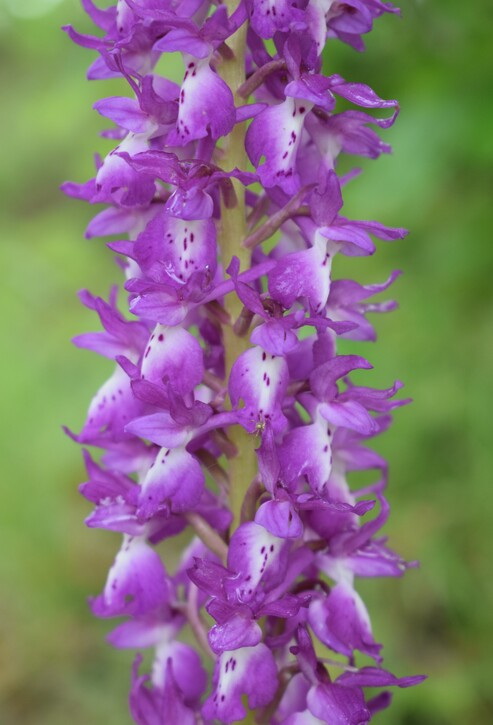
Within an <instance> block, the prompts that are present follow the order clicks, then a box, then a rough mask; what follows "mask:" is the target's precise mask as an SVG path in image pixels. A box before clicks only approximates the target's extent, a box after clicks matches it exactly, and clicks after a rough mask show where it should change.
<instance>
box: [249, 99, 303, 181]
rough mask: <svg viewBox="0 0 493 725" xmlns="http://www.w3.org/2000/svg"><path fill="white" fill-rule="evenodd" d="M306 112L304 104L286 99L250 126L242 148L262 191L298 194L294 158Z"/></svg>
mask: <svg viewBox="0 0 493 725" xmlns="http://www.w3.org/2000/svg"><path fill="white" fill-rule="evenodd" d="M310 108H311V104H309V103H308V102H305V101H296V100H295V99H294V98H286V100H285V101H284V102H283V103H279V104H278V105H276V106H269V107H268V108H266V109H264V110H263V111H261V112H260V113H259V114H258V116H255V118H254V119H253V121H252V123H251V124H250V126H249V128H248V131H247V133H246V139H245V146H246V150H247V152H248V156H249V158H250V161H251V162H252V164H253V165H254V166H255V168H256V169H257V173H258V175H259V177H260V180H261V182H262V184H263V185H264V186H265V187H267V188H270V187H273V186H280V187H281V189H282V190H283V191H284V192H286V194H294V193H296V191H298V188H299V177H298V174H297V173H296V170H295V164H296V154H297V152H298V147H299V144H300V138H301V132H302V130H303V122H304V118H305V114H306V112H307V111H308V110H310ZM264 156H265V161H264V162H263V163H261V159H262V157H264Z"/></svg>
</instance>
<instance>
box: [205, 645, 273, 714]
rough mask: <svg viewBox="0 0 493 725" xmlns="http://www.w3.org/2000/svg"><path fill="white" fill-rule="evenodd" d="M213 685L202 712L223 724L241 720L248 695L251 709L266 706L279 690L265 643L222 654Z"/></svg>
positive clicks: (270, 655)
mask: <svg viewBox="0 0 493 725" xmlns="http://www.w3.org/2000/svg"><path fill="white" fill-rule="evenodd" d="M213 682H214V686H213V691H212V693H211V695H210V696H209V698H208V699H207V700H206V702H205V705H204V707H203V709H202V712H203V715H204V717H205V718H210V719H216V720H219V721H220V722H222V723H232V722H235V721H236V720H242V719H243V718H244V717H245V715H246V710H245V707H244V705H243V702H242V698H243V697H244V696H245V695H246V696H247V698H248V706H249V708H250V709H251V710H255V709H256V708H258V707H264V706H265V705H268V704H269V702H270V701H271V700H272V698H273V697H274V695H275V693H276V691H277V688H278V680H277V667H276V663H275V661H274V657H273V655H272V652H271V651H270V650H269V649H268V648H267V647H266V646H265V644H262V643H260V644H258V645H256V646H255V647H243V648H242V649H239V650H235V651H234V652H223V654H222V655H220V657H219V658H218V660H217V663H216V667H215V670H214V680H213Z"/></svg>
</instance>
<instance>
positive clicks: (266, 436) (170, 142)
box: [63, 0, 422, 725]
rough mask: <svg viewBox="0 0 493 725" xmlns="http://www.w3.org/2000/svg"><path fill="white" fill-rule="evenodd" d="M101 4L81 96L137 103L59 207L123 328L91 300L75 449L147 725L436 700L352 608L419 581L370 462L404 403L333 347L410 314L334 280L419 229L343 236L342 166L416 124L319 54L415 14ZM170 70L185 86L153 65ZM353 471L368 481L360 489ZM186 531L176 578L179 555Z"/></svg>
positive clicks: (276, 2) (116, 636) (106, 611)
mask: <svg viewBox="0 0 493 725" xmlns="http://www.w3.org/2000/svg"><path fill="white" fill-rule="evenodd" d="M82 4H83V6H84V9H85V10H86V12H87V14H88V15H89V17H90V18H91V20H92V21H93V22H94V24H95V25H96V26H97V28H98V30H97V31H96V33H95V34H94V35H89V34H81V33H78V32H77V31H76V30H74V29H73V28H72V27H70V26H67V27H66V28H65V30H66V31H67V33H68V35H69V36H70V37H71V38H72V40H74V41H75V42H76V43H77V44H79V45H80V46H82V47H85V48H88V49H90V50H91V51H93V52H96V53H97V54H98V57H97V59H96V60H95V61H94V62H93V63H92V65H91V67H90V69H89V72H88V78H90V79H106V78H115V77H119V78H121V79H123V81H124V82H126V83H127V84H128V89H129V94H128V95H126V94H124V93H122V94H121V95H118V96H111V97H107V98H104V99H102V100H100V101H97V102H96V104H95V105H94V109H95V110H96V111H97V112H98V113H99V114H100V115H101V116H103V117H104V118H105V119H108V120H109V121H111V122H112V123H113V124H114V127H113V128H110V129H106V130H104V131H103V132H102V135H103V136H104V137H105V138H107V139H113V140H114V141H115V143H116V147H115V148H114V149H113V150H112V151H110V152H109V153H108V154H107V155H106V157H105V158H100V157H99V156H97V157H96V164H95V165H96V169H95V176H94V178H92V179H90V180H89V181H87V182H85V183H82V184H77V183H72V182H67V183H66V184H64V185H63V189H64V191H65V192H66V193H67V194H68V195H70V196H73V197H75V198H78V199H83V200H85V201H87V202H89V203H91V204H104V205H105V208H104V209H103V210H99V211H98V213H97V214H96V215H95V216H94V218H93V219H92V221H91V222H90V223H89V225H88V227H87V230H86V237H87V238H93V237H110V239H109V241H108V242H107V246H108V247H109V248H110V249H111V250H112V251H113V252H115V253H116V254H117V255H118V257H117V260H118V264H119V267H120V269H121V271H122V287H123V289H124V292H125V293H126V298H125V306H126V307H128V314H127V313H125V314H124V313H122V312H120V310H119V309H118V307H117V302H116V297H117V289H116V287H115V288H113V289H112V291H111V293H110V296H109V301H108V302H106V301H104V300H103V299H102V298H100V297H96V296H94V295H92V294H91V293H89V292H87V291H83V292H82V293H81V294H80V297H81V301H82V303H83V304H84V305H85V306H86V307H87V308H88V309H89V310H91V311H92V312H95V313H96V314H97V316H98V317H99V320H100V323H101V326H102V329H101V330H100V331H97V332H89V333H84V334H82V335H78V336H77V337H75V338H74V343H75V344H76V345H77V346H78V347H81V348H86V349H88V350H91V351H93V352H96V353H98V354H99V355H102V356H103V357H106V358H108V359H110V360H112V361H113V366H114V367H113V372H112V374H111V376H110V378H109V379H108V380H107V381H106V382H105V383H103V384H102V386H101V387H100V389H99V391H98V392H97V393H96V395H95V396H94V398H93V400H92V402H91V403H90V405H89V411H88V414H87V418H86V421H85V423H84V425H83V427H82V430H81V431H80V432H79V433H78V434H74V433H72V432H70V431H68V430H67V432H68V434H69V435H70V436H71V437H72V438H73V439H74V440H75V441H77V442H78V443H81V444H83V445H85V446H92V447H95V448H96V449H99V451H100V453H99V454H98V455H97V456H96V454H92V455H90V454H89V453H88V452H87V451H84V456H85V461H86V468H87V480H86V481H85V482H84V483H83V484H82V485H81V486H80V492H81V493H82V495H83V496H84V497H85V498H86V499H87V501H88V502H90V503H91V504H92V505H93V510H92V511H91V513H89V515H88V517H87V519H86V523H87V525H88V526H89V527H90V528H102V529H106V530H108V531H112V532H115V533H116V534H119V535H120V537H121V543H120V548H119V550H118V551H117V553H116V556H115V559H114V563H113V565H112V566H111V568H110V571H109V573H108V577H107V581H106V583H105V585H104V586H103V589H102V591H101V593H100V594H99V595H98V596H96V597H93V598H92V599H91V600H90V604H91V608H92V611H93V612H94V614H95V615H96V616H98V617H104V618H111V617H120V618H123V620H122V621H120V623H119V624H118V626H117V627H116V628H115V629H114V630H113V631H112V632H111V633H110V635H109V636H108V640H109V642H110V643H111V644H112V645H113V646H115V647H117V648H130V649H135V650H139V651H140V650H144V649H150V650H151V651H152V653H153V655H152V665H151V668H150V671H149V672H148V673H147V672H143V673H142V674H141V673H140V669H141V666H142V656H141V654H137V655H136V658H135V660H134V665H133V668H132V675H131V687H130V696H129V706H130V712H131V715H132V718H133V719H134V721H135V722H136V723H139V724H140V725H169V723H175V722H176V723H184V724H185V725H194V724H195V723H203V724H204V725H209V724H211V725H212V723H213V722H220V723H232V722H238V721H240V720H242V719H243V718H244V717H245V716H246V715H248V716H249V717H251V718H252V721H253V720H255V721H256V722H262V723H271V724H272V725H306V724H307V723H321V722H322V723H328V724H330V725H349V723H351V724H352V725H356V724H357V723H358V724H360V725H363V724H364V723H368V722H369V721H370V720H371V718H372V717H373V714H374V713H376V712H378V711H379V710H381V709H383V708H384V707H387V706H388V705H389V704H390V699H391V696H390V693H389V691H388V690H387V688H388V687H393V686H397V687H408V686H411V685H415V684H418V683H419V682H420V681H421V680H422V677H420V676H417V677H404V678H396V677H395V676H394V675H392V674H391V673H389V672H388V671H387V670H385V669H383V666H382V662H383V655H382V650H383V647H382V644H380V643H378V642H376V641H375V639H374V636H373V632H372V626H371V618H370V613H369V612H368V610H367V607H366V605H365V603H364V601H363V599H362V597H361V595H360V593H359V592H358V580H359V578H360V577H380V576H390V577H399V576H402V575H403V573H404V572H405V571H406V570H407V569H408V568H412V567H414V566H416V563H415V562H410V563H407V562H405V561H403V560H402V559H401V557H400V556H399V555H398V554H397V553H395V552H394V551H392V549H390V548H389V547H388V546H387V542H386V538H385V537H384V536H382V534H381V529H382V527H383V525H384V524H385V522H386V521H387V519H388V516H389V512H390V509H389V504H388V501H387V498H386V495H385V489H386V485H387V479H388V466H387V462H386V461H385V459H383V458H382V457H381V456H380V455H379V454H377V453H375V452H374V451H372V450H371V449H370V448H369V447H368V443H369V441H370V440H371V439H372V438H373V437H374V436H376V435H379V434H380V433H383V432H384V431H385V430H386V429H387V427H388V426H389V425H390V422H391V412H392V411H393V410H394V408H397V407H399V406H401V405H404V404H405V403H407V402H409V401H408V400H407V399H403V398H399V397H396V395H397V394H398V392H399V390H400V389H401V387H402V383H400V382H399V381H397V382H395V383H394V384H393V385H391V386H390V387H389V388H386V389H383V390H378V389H374V388H371V387H367V386H366V385H356V384H355V383H354V382H353V380H352V375H353V374H354V372H355V371H360V372H361V371H369V370H370V369H371V367H372V366H371V364H370V363H369V362H368V361H367V360H366V359H365V358H364V357H360V356H356V355H342V354H338V341H339V338H348V339H351V340H358V341H374V340H375V337H376V333H375V330H374V327H373V326H372V324H371V322H370V321H369V320H368V316H369V314H370V313H373V312H386V311H390V310H392V309H394V308H395V306H396V304H395V302H394V301H392V300H391V301H384V302H382V301H374V299H373V298H374V296H375V295H377V294H379V293H381V292H385V291H386V290H387V289H388V288H389V287H390V286H391V285H392V284H393V283H394V281H395V280H396V278H397V277H398V275H399V274H400V272H398V271H396V272H393V273H392V274H391V275H390V276H389V278H388V279H387V280H386V281H385V282H383V283H380V284H360V283H357V282H354V281H353V280H351V279H334V278H333V261H334V258H335V257H336V255H337V254H343V255H346V256H349V257H351V256H368V255H372V254H374V253H375V251H376V250H377V248H378V244H379V241H378V240H382V241H394V240H397V239H402V238H403V237H404V236H405V234H406V230H404V229H400V228H391V227H387V226H385V225H383V224H381V223H379V222H376V221H366V220H352V219H348V218H347V217H346V216H345V215H344V214H343V207H344V198H343V197H344V193H345V191H344V190H345V186H346V185H347V184H348V183H349V182H350V181H351V179H352V178H354V176H355V175H356V174H357V173H358V171H357V170H353V171H350V172H349V173H347V174H345V175H341V174H340V173H339V172H338V162H339V158H340V156H341V155H344V154H350V155H352V156H363V157H368V158H371V159H377V158H378V157H379V156H380V155H381V154H383V153H388V152H389V151H390V147H389V146H388V144H386V143H385V142H384V141H382V140H381V138H380V136H379V131H380V130H385V129H387V128H389V127H391V126H392V125H393V124H394V122H395V121H396V119H397V117H398V113H399V106H398V103H397V101H395V100H384V99H382V98H380V96H379V95H378V94H377V93H376V92H375V91H374V90H373V89H372V88H370V87H369V86H368V85H365V84H362V83H357V82H352V81H348V80H346V79H344V78H342V77H341V76H340V75H338V74H337V73H332V74H331V75H328V76H326V75H324V74H323V71H322V69H323V63H322V51H323V49H324V46H325V44H326V41H327V39H328V38H338V39H339V40H341V41H342V42H344V43H347V44H349V45H350V46H352V47H353V48H355V49H356V50H362V49H363V40H362V36H364V35H365V34H366V33H368V32H369V31H370V30H371V29H372V26H373V23H374V21H375V20H376V19H377V18H378V17H379V16H380V15H382V14H383V13H396V12H398V10H397V9H396V8H394V7H393V6H392V4H391V3H390V2H383V1H382V0H347V2H335V1H334V0H303V2H301V3H299V2H294V1H293V0H241V1H240V2H238V3H235V2H234V0H228V2H227V3H226V4H221V5H218V6H217V5H214V4H213V3H211V2H209V1H208V0H207V1H206V0H170V1H169V2H166V3H165V2H164V0H118V1H117V3H116V5H114V6H112V7H109V8H106V9H101V8H99V7H98V6H97V4H96V3H95V2H93V0H82ZM169 53H176V54H179V55H178V56H177V57H181V62H182V73H181V78H182V80H181V83H179V84H177V83H175V82H173V81H172V80H170V79H168V78H166V77H165V76H163V75H162V71H161V69H162V68H165V65H164V64H161V63H159V64H158V62H159V61H160V59H161V58H163V59H164V60H165V59H166V57H167V54H169ZM341 99H343V101H344V103H349V104H352V106H353V108H349V110H348V109H347V108H346V109H345V110H341V109H340V100H341ZM380 111H381V113H380ZM375 114H378V115H379V116H382V117H377V115H375ZM247 122H248V125H247ZM375 240H377V241H375ZM93 456H95V457H93ZM358 471H367V472H370V474H369V475H370V476H373V478H372V479H371V478H370V479H369V480H371V482H370V483H367V484H366V485H365V486H362V487H359V488H358V486H357V485H354V484H353V483H352V479H351V478H350V476H349V474H352V473H354V472H358ZM350 481H351V483H350ZM187 533H188V541H189V543H188V544H187V546H186V548H185V550H184V552H183V553H182V555H181V559H180V561H179V563H178V564H176V558H175V560H174V561H173V557H171V558H169V559H168V558H167V553H168V552H170V551H171V550H174V551H175V553H176V547H177V546H178V545H179V544H178V543H172V542H171V540H172V539H173V540H174V542H181V541H182V540H183V539H182V538H181V537H180V538H179V539H176V538H175V537H177V535H178V534H183V535H184V536H185V535H186V534H187ZM168 540H170V541H169V542H168ZM116 548H117V546H116V547H115V549H116ZM207 617H208V618H209V619H207ZM314 641H315V642H317V643H318V644H317V647H316V649H315V645H314ZM190 642H193V643H194V644H193V645H192V644H190ZM323 647H325V648H326V649H327V654H328V655H330V654H331V653H335V656H336V657H337V659H336V660H331V659H330V657H324V656H322V655H321V654H320V653H321V652H322V651H323ZM361 656H364V657H369V658H371V659H372V660H373V662H374V665H373V666H362V667H361V666H359V665H360V657H361ZM327 663H329V664H331V665H332V667H331V668H330V674H329V669H328V668H327V667H326V666H325V665H326V664H327ZM206 664H207V666H206ZM333 668H339V672H340V674H339V675H338V676H337V675H333V674H332V672H333ZM336 671H337V670H336ZM375 687H377V688H385V689H384V690H383V692H381V693H380V694H379V695H376V696H370V697H369V698H368V696H367V694H366V691H365V688H375Z"/></svg>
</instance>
